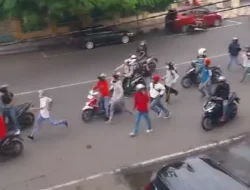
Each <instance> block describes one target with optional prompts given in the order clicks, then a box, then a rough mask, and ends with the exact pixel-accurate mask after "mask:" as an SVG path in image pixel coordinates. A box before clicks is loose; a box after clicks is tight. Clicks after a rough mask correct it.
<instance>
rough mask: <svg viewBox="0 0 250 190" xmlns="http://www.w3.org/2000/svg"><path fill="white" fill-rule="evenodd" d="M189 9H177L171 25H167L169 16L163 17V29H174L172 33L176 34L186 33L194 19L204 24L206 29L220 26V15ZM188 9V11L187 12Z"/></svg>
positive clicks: (200, 9) (204, 10) (201, 9)
mask: <svg viewBox="0 0 250 190" xmlns="http://www.w3.org/2000/svg"><path fill="white" fill-rule="evenodd" d="M190 8H191V7H189V8H187V7H185V10H186V11H185V10H182V9H179V10H177V11H178V12H177V14H176V18H175V19H174V20H175V22H174V24H173V25H169V24H167V23H168V22H169V16H168V15H166V17H165V23H166V24H165V27H166V29H169V28H168V27H169V26H171V27H174V29H172V30H174V31H176V32H186V31H187V28H188V26H189V25H191V24H193V23H194V21H195V19H196V18H201V19H203V21H204V24H205V25H206V26H207V27H213V26H215V27H218V26H220V25H221V24H222V17H221V15H220V14H218V13H215V12H212V11H210V10H209V9H206V8H196V9H190ZM187 9H190V10H187Z"/></svg>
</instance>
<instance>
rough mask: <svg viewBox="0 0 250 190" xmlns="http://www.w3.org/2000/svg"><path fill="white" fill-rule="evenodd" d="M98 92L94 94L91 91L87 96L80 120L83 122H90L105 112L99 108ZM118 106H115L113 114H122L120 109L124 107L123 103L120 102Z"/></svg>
mask: <svg viewBox="0 0 250 190" xmlns="http://www.w3.org/2000/svg"><path fill="white" fill-rule="evenodd" d="M98 94H99V92H94V91H93V90H90V91H89V94H88V96H87V102H86V103H85V106H84V107H83V108H82V120H83V121H85V122H87V123H88V122H91V121H92V120H93V118H94V116H95V115H96V116H104V115H105V111H104V110H103V109H102V108H100V107H99V105H98V101H97V96H98ZM121 104H123V105H120V106H117V107H116V108H115V113H120V112H122V109H123V107H124V102H121Z"/></svg>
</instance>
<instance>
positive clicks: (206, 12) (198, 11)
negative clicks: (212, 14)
mask: <svg viewBox="0 0 250 190" xmlns="http://www.w3.org/2000/svg"><path fill="white" fill-rule="evenodd" d="M208 13H209V11H208V10H206V9H197V10H195V14H198V15H205V14H208Z"/></svg>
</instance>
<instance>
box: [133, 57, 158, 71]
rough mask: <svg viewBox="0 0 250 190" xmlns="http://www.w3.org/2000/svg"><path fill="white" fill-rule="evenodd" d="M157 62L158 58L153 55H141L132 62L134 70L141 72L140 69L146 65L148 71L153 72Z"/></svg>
mask: <svg viewBox="0 0 250 190" xmlns="http://www.w3.org/2000/svg"><path fill="white" fill-rule="evenodd" d="M157 63H158V59H157V58H155V57H152V56H149V57H142V58H140V59H138V60H136V61H135V62H134V63H133V66H134V72H135V73H141V71H142V70H143V67H145V65H147V66H148V68H149V71H150V73H151V74H153V73H154V72H155V71H156V67H157V66H156V65H157Z"/></svg>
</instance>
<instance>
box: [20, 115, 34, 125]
mask: <svg viewBox="0 0 250 190" xmlns="http://www.w3.org/2000/svg"><path fill="white" fill-rule="evenodd" d="M34 121H35V116H34V114H33V113H31V112H25V113H23V114H22V115H21V117H20V119H19V125H20V126H21V128H26V127H31V126H32V125H33V124H34Z"/></svg>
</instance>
